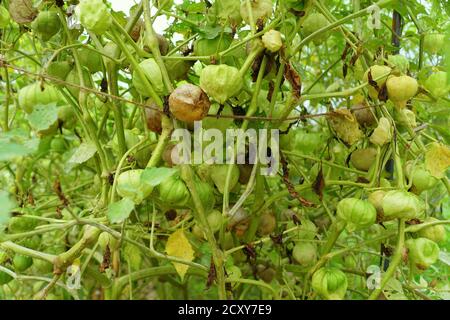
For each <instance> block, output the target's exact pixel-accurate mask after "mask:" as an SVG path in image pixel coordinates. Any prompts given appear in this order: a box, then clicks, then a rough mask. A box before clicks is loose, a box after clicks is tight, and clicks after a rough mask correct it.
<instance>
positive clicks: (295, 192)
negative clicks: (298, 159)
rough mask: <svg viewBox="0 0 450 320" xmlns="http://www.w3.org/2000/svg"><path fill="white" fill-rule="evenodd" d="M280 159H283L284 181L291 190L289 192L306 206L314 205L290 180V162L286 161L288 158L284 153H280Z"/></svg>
mask: <svg viewBox="0 0 450 320" xmlns="http://www.w3.org/2000/svg"><path fill="white" fill-rule="evenodd" d="M280 160H281V166H282V169H283V177H282V178H283V182H284V184H285V185H286V188H287V189H288V191H289V194H290V195H291V196H292V197H293V198H295V199H297V200H298V201H299V202H300V204H301V205H303V206H305V207H313V206H314V204H313V203H312V202H310V201H308V200H306V199H305V198H302V197H301V196H300V195H299V194H298V192H297V191H295V187H294V185H293V184H292V182H291V181H290V180H289V168H288V163H287V161H286V158H285V157H284V155H283V154H280Z"/></svg>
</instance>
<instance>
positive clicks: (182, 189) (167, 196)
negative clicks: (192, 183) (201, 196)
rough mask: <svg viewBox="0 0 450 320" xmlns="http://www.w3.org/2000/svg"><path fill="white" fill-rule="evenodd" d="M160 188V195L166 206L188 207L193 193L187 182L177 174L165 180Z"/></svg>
mask: <svg viewBox="0 0 450 320" xmlns="http://www.w3.org/2000/svg"><path fill="white" fill-rule="evenodd" d="M158 188H159V197H160V200H161V202H162V204H163V205H164V206H167V207H170V208H179V207H181V208H182V207H186V206H187V205H188V203H189V202H190V200H191V194H190V192H189V190H188V188H187V186H186V184H185V183H184V182H183V180H181V178H180V177H179V176H177V175H173V176H171V177H170V178H168V179H166V180H165V181H163V182H162V183H161V184H160V185H159V186H158Z"/></svg>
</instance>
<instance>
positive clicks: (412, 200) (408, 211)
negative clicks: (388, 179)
mask: <svg viewBox="0 0 450 320" xmlns="http://www.w3.org/2000/svg"><path fill="white" fill-rule="evenodd" d="M382 207H383V214H384V219H385V220H392V219H417V218H419V217H420V215H421V214H422V212H423V211H424V204H423V202H422V200H421V199H420V198H418V197H417V196H416V195H414V194H412V193H410V192H407V191H404V190H392V191H388V192H387V193H386V195H385V196H384V198H383V202H382Z"/></svg>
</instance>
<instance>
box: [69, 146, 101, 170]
mask: <svg viewBox="0 0 450 320" xmlns="http://www.w3.org/2000/svg"><path fill="white" fill-rule="evenodd" d="M96 152H97V147H96V146H95V145H94V144H93V143H90V142H83V143H82V144H80V146H79V147H78V148H77V149H76V150H75V151H74V153H73V154H72V157H70V159H69V161H68V164H69V165H77V164H82V163H84V162H86V161H88V160H89V159H90V158H92V157H93V156H94V154H95V153H96Z"/></svg>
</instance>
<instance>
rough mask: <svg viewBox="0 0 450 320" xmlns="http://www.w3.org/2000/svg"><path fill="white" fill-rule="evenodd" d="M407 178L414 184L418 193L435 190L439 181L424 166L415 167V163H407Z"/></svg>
mask: <svg viewBox="0 0 450 320" xmlns="http://www.w3.org/2000/svg"><path fill="white" fill-rule="evenodd" d="M405 171H406V176H407V177H408V179H409V180H410V181H411V182H412V184H413V186H414V187H415V188H416V190H417V192H418V193H421V192H422V191H426V190H429V189H431V188H433V187H434V186H435V185H436V184H437V183H438V182H439V180H438V179H437V178H435V177H433V176H432V175H431V173H430V172H429V171H428V170H427V169H425V167H424V165H423V164H422V165H418V164H416V165H414V163H413V161H408V162H407V163H406V170H405Z"/></svg>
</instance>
